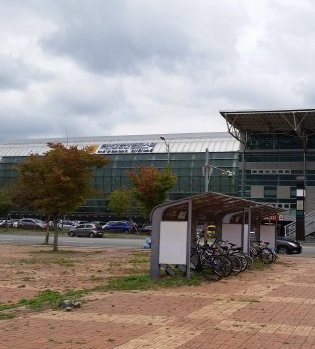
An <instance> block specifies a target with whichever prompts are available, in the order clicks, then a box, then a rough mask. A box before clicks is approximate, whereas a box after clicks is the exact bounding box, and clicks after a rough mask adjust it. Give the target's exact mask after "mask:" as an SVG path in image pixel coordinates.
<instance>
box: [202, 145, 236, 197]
mask: <svg viewBox="0 0 315 349" xmlns="http://www.w3.org/2000/svg"><path fill="white" fill-rule="evenodd" d="M213 169H216V170H218V171H220V172H221V173H222V174H224V175H227V176H229V177H232V176H233V173H232V172H231V171H227V170H224V169H223V168H220V167H216V166H213V165H210V164H209V150H208V148H207V149H206V161H205V166H204V167H203V175H204V176H205V193H207V192H208V191H209V181H210V177H211V174H212V171H213Z"/></svg>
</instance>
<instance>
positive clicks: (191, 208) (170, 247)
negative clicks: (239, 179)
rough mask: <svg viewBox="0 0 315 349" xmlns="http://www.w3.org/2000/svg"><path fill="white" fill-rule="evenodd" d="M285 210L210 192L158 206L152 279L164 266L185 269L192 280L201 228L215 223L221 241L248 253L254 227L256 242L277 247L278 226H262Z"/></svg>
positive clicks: (154, 215) (154, 213)
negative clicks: (192, 252) (193, 248)
mask: <svg viewBox="0 0 315 349" xmlns="http://www.w3.org/2000/svg"><path fill="white" fill-rule="evenodd" d="M283 211H284V210H283V209H280V208H276V207H273V206H269V205H264V204H260V203H257V202H255V201H251V200H246V199H242V198H239V197H235V196H229V195H225V194H221V193H215V192H208V193H203V194H198V195H193V196H189V197H187V198H184V199H179V200H175V201H171V202H167V203H164V204H161V205H159V206H156V207H155V208H154V209H153V210H152V212H151V222H152V233H151V268H150V276H151V278H153V279H157V278H159V276H160V270H161V267H162V266H165V265H183V266H184V267H185V269H186V277H187V278H190V268H188V267H187V266H189V265H190V250H191V246H192V242H193V241H194V239H195V238H196V236H197V226H198V224H208V223H210V222H211V223H212V224H215V226H216V233H217V234H218V236H219V237H220V238H221V239H222V240H228V241H230V242H232V243H235V244H237V245H238V246H242V249H243V251H244V252H245V253H247V252H248V249H249V235H250V234H249V233H250V229H251V227H255V234H256V238H258V239H260V240H263V241H269V242H270V247H271V248H275V246H276V225H275V224H272V225H263V224H262V220H263V219H264V218H266V217H270V216H277V214H279V213H280V212H283Z"/></svg>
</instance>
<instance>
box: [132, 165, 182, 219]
mask: <svg viewBox="0 0 315 349" xmlns="http://www.w3.org/2000/svg"><path fill="white" fill-rule="evenodd" d="M129 178H130V180H131V182H132V184H133V185H134V187H135V196H136V198H137V199H138V200H139V201H140V203H141V204H142V206H143V209H144V213H145V215H146V216H147V217H148V216H149V214H150V212H151V211H152V209H153V208H154V207H155V206H157V205H159V204H161V203H163V202H164V201H165V200H166V196H167V192H168V191H169V190H170V189H171V188H173V187H174V185H175V184H176V181H177V177H176V175H175V174H174V173H173V172H172V170H171V168H169V167H168V168H166V169H165V170H159V169H157V168H155V167H144V166H142V167H141V168H140V169H139V170H134V171H130V172H129Z"/></svg>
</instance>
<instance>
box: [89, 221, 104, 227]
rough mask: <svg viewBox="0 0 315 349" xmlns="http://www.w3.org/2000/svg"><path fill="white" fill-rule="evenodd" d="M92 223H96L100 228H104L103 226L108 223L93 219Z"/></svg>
mask: <svg viewBox="0 0 315 349" xmlns="http://www.w3.org/2000/svg"><path fill="white" fill-rule="evenodd" d="M90 223H91V224H95V225H96V226H97V228H98V229H103V226H104V225H105V224H106V222H102V221H92V222H90Z"/></svg>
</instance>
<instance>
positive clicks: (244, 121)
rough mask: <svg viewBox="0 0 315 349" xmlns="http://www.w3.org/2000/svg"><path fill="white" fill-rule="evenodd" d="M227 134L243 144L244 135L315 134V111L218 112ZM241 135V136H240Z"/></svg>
mask: <svg viewBox="0 0 315 349" xmlns="http://www.w3.org/2000/svg"><path fill="white" fill-rule="evenodd" d="M220 114H221V115H222V116H223V117H224V118H225V120H226V123H227V127H228V131H229V133H230V134H231V135H232V136H233V137H235V138H236V139H238V140H239V141H241V142H244V136H243V135H244V134H245V133H253V134H255V133H295V134H296V135H297V136H298V137H299V138H301V139H302V138H303V137H305V136H306V135H309V134H314V133H315V109H291V110H265V111H264V110H247V111H246V110H245V111H220ZM242 134H243V135H242Z"/></svg>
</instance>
